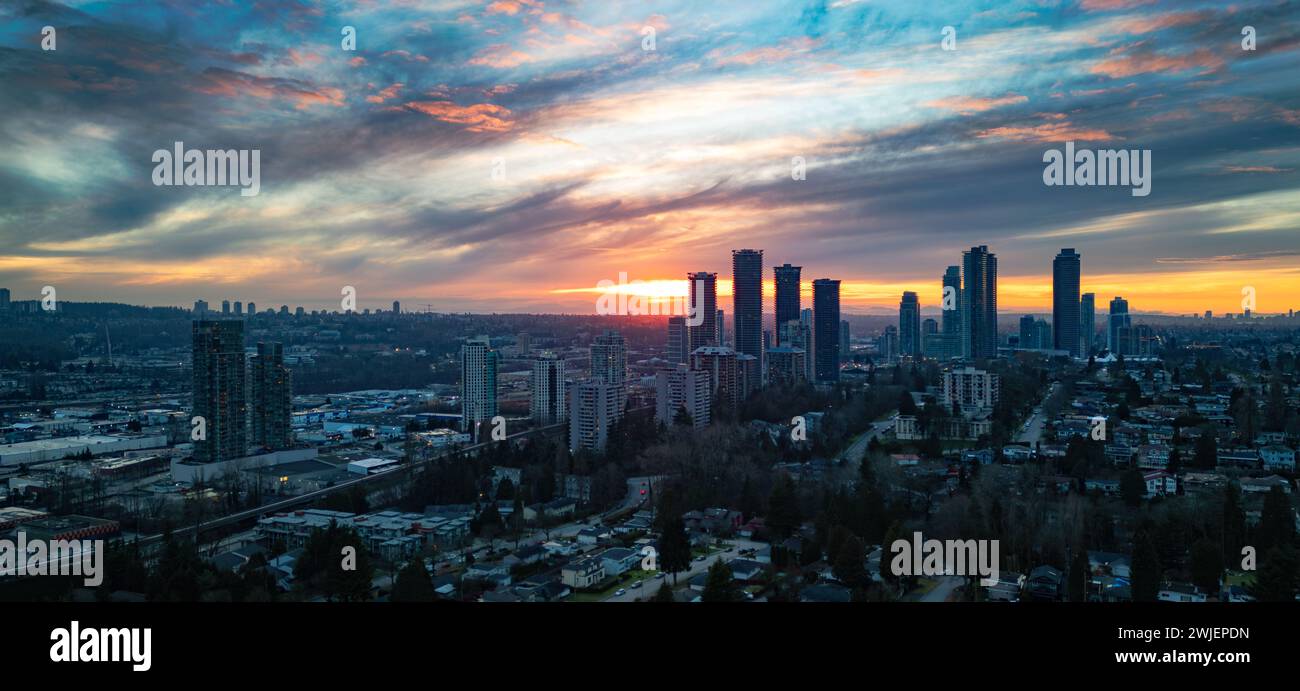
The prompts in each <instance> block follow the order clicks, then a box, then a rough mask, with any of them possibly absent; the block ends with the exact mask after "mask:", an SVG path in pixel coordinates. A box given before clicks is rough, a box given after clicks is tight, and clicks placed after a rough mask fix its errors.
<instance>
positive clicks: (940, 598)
mask: <svg viewBox="0 0 1300 691" xmlns="http://www.w3.org/2000/svg"><path fill="white" fill-rule="evenodd" d="M965 582H966V579H964V578H962V577H960V576H944V577H942V578H940V579H939V583H938V584H937V585H935V586H934V588H932V589H931V590H930V592H928V593H926V594H925V595H924V596H923V597H922V598H921V600H920V601H921V602H947V601H948V598H950V597H952V594H953V593H954V592H955V591H957V590H958V589H960V588H961V587H962V585H964V584H965Z"/></svg>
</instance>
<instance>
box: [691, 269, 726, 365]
mask: <svg viewBox="0 0 1300 691" xmlns="http://www.w3.org/2000/svg"><path fill="white" fill-rule="evenodd" d="M686 278H687V280H689V281H690V284H691V294H690V297H691V304H690V309H692V310H694V309H697V308H698V309H699V311H700V312H702V314H696V315H694V316H695V318H696V319H701V320H703V321H701V322H700V323H699V324H698V325H696V326H691V327H690V336H691V342H690V345H689V346H688V350H687V352H691V351H694V350H695V349H696V348H703V347H704V346H713V345H719V343H718V330H719V326H718V275H717V274H715V273H709V272H707V271H696V272H695V273H689V274H686ZM688 321H689V320H688Z"/></svg>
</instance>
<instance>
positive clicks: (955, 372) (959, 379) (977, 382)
mask: <svg viewBox="0 0 1300 691" xmlns="http://www.w3.org/2000/svg"><path fill="white" fill-rule="evenodd" d="M1000 382H1001V380H1000V379H999V377H998V375H996V374H993V373H992V372H986V371H984V370H979V369H975V368H974V367H963V368H958V369H952V370H949V371H947V372H944V373H943V399H942V401H941V402H942V403H943V404H945V405H946V406H947V407H948V408H949V409H952V407H953V405H954V404H955V405H958V406H960V407H961V408H962V410H963V411H966V410H989V409H992V408H993V407H994V406H996V405H997V403H998V394H999V385H1000Z"/></svg>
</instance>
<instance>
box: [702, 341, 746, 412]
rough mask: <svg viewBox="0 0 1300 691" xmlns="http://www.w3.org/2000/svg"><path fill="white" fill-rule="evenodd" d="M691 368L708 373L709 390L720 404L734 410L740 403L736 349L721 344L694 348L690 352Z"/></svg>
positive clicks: (740, 382) (739, 378) (739, 379)
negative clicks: (710, 384)
mask: <svg viewBox="0 0 1300 691" xmlns="http://www.w3.org/2000/svg"><path fill="white" fill-rule="evenodd" d="M691 369H693V370H699V371H702V372H707V373H708V374H709V379H710V381H711V383H712V386H711V392H712V394H713V397H714V398H716V399H717V400H718V403H719V404H720V405H723V406H726V407H727V408H729V409H731V410H735V409H736V406H737V405H739V404H740V399H741V395H742V391H741V384H742V379H741V376H740V372H739V371H738V365H737V363H736V351H734V350H732V349H731V348H724V347H721V346H705V347H703V348H696V349H695V350H694V351H693V352H692V353H691Z"/></svg>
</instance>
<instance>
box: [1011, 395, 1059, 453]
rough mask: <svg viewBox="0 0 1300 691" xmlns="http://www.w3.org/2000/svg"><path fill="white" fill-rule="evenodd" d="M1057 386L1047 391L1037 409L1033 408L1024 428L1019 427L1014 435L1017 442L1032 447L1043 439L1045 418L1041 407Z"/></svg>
mask: <svg viewBox="0 0 1300 691" xmlns="http://www.w3.org/2000/svg"><path fill="white" fill-rule="evenodd" d="M1058 386H1060V384H1059V383H1055V384H1052V386H1051V387H1050V388H1048V389H1047V395H1046V396H1043V400H1042V402H1040V403H1039V404H1038V407H1036V408H1034V412H1033V414H1032V415H1030V416H1029V420H1027V421H1026V422H1025V426H1024V427H1021V428H1020V432H1019V434H1017V435H1016V441H1017V442H1020V443H1023V444H1029V445H1030V446H1033V445H1034V444H1036V443H1038V440H1040V439H1042V438H1043V429H1044V427H1046V425H1047V416H1046V415H1044V414H1043V406H1044V405H1045V404H1046V403H1047V399H1049V398H1051V397H1052V394H1054V393H1056V387H1058Z"/></svg>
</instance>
